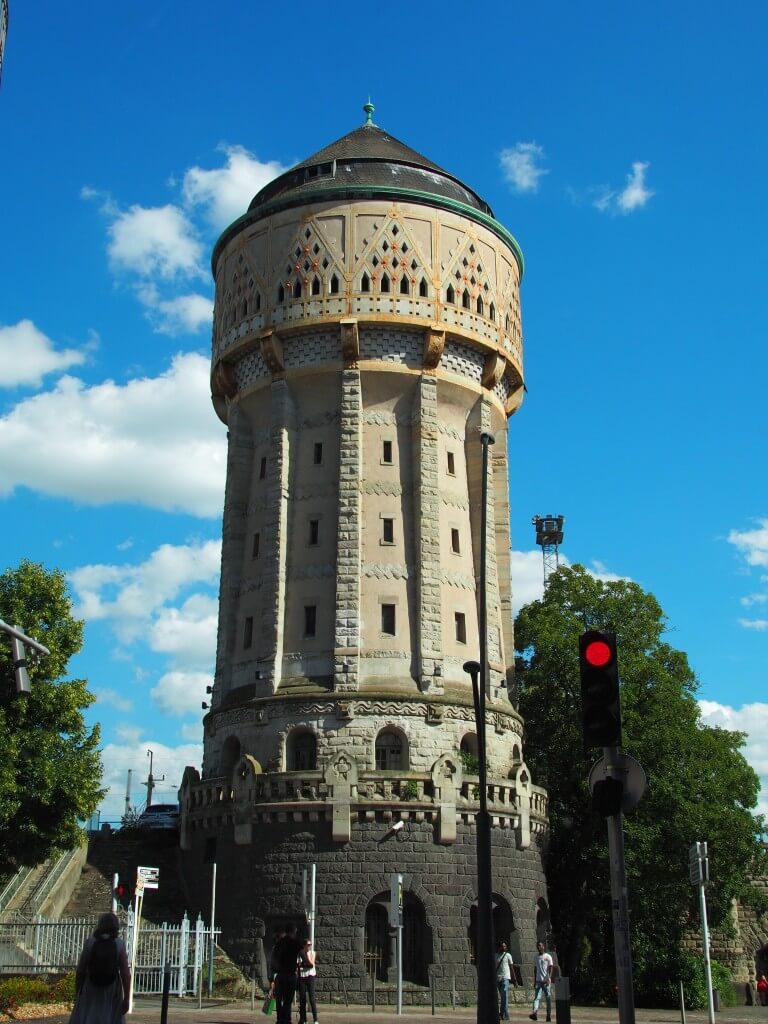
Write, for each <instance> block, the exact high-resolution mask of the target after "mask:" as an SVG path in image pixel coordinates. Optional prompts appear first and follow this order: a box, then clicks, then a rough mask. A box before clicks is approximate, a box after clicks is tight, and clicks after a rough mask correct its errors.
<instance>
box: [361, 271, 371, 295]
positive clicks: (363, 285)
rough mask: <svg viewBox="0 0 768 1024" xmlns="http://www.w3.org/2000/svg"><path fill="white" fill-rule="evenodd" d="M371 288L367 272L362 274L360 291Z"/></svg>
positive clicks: (367, 290)
mask: <svg viewBox="0 0 768 1024" xmlns="http://www.w3.org/2000/svg"><path fill="white" fill-rule="evenodd" d="M370 290H371V279H370V277H368V275H367V274H363V276H362V277H361V278H360V291H361V292H369V291H370Z"/></svg>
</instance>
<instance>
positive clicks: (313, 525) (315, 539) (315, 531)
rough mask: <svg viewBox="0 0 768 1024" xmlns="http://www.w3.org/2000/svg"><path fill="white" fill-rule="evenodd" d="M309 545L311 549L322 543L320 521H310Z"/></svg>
mask: <svg viewBox="0 0 768 1024" xmlns="http://www.w3.org/2000/svg"><path fill="white" fill-rule="evenodd" d="M309 543H310V546H311V547H315V545H317V544H319V543H320V520H319V519H310V520H309Z"/></svg>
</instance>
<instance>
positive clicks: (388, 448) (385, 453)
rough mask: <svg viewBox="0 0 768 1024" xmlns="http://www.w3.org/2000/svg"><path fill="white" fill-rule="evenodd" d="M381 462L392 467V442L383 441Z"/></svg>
mask: <svg viewBox="0 0 768 1024" xmlns="http://www.w3.org/2000/svg"><path fill="white" fill-rule="evenodd" d="M381 461H382V462H384V463H385V464H386V465H387V466H391V465H392V442H391V441H383V442H382V446H381Z"/></svg>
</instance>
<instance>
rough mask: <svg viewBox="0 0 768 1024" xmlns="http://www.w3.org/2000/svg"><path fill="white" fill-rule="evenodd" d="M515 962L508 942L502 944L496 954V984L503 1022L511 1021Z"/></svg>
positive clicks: (500, 1015)
mask: <svg viewBox="0 0 768 1024" xmlns="http://www.w3.org/2000/svg"><path fill="white" fill-rule="evenodd" d="M513 962H514V961H513V960H512V954H511V953H510V952H509V950H508V949H507V944H506V942H500V943H499V951H498V952H497V954H496V983H497V985H498V986H499V1017H500V1018H501V1019H502V1020H509V1002H508V999H509V983H510V982H511V981H512V965H513Z"/></svg>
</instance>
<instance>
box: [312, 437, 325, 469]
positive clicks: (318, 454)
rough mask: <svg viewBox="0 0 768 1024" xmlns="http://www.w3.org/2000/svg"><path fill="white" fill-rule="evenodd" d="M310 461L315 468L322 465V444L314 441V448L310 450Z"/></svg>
mask: <svg viewBox="0 0 768 1024" xmlns="http://www.w3.org/2000/svg"><path fill="white" fill-rule="evenodd" d="M312 461H313V462H314V464H315V465H316V466H321V465H322V464H323V442H322V441H315V446H314V448H313V450H312Z"/></svg>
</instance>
